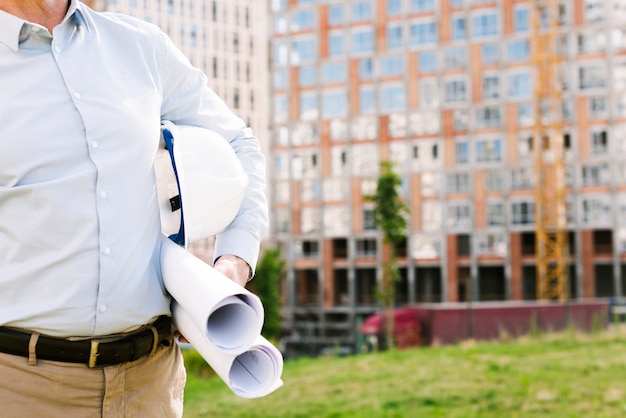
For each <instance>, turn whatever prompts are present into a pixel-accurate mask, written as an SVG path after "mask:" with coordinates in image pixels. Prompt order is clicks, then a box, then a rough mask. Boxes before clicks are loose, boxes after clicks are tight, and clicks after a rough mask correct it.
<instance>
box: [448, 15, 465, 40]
mask: <svg viewBox="0 0 626 418" xmlns="http://www.w3.org/2000/svg"><path fill="white" fill-rule="evenodd" d="M451 31H452V40H453V41H462V40H464V39H467V21H466V20H465V17H464V16H452V28H451Z"/></svg>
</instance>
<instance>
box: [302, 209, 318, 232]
mask: <svg viewBox="0 0 626 418" xmlns="http://www.w3.org/2000/svg"><path fill="white" fill-rule="evenodd" d="M320 221H321V214H320V210H319V209H318V208H313V207H306V208H303V209H302V212H301V213H300V232H301V233H302V234H304V235H306V234H314V233H319V232H320V224H321V222H320Z"/></svg>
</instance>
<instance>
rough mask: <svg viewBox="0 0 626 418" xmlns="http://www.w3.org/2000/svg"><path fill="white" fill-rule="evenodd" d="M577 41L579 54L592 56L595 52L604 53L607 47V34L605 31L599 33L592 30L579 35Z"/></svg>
mask: <svg viewBox="0 0 626 418" xmlns="http://www.w3.org/2000/svg"><path fill="white" fill-rule="evenodd" d="M577 41H578V43H577V46H578V53H579V54H593V53H595V52H601V51H604V50H605V49H606V47H607V45H608V42H607V33H606V30H605V29H603V30H601V31H598V30H594V31H587V32H584V33H579V34H578V36H577Z"/></svg>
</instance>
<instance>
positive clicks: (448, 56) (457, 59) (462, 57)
mask: <svg viewBox="0 0 626 418" xmlns="http://www.w3.org/2000/svg"><path fill="white" fill-rule="evenodd" d="M443 65H444V67H445V68H446V69H453V68H465V67H467V48H451V49H448V50H446V51H445V52H444V53H443Z"/></svg>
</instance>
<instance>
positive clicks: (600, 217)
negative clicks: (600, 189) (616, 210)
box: [581, 196, 611, 225]
mask: <svg viewBox="0 0 626 418" xmlns="http://www.w3.org/2000/svg"><path fill="white" fill-rule="evenodd" d="M581 215H582V219H581V222H582V223H583V224H585V225H592V224H595V225H607V224H610V222H611V196H589V197H585V198H583V199H582V214H581Z"/></svg>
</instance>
